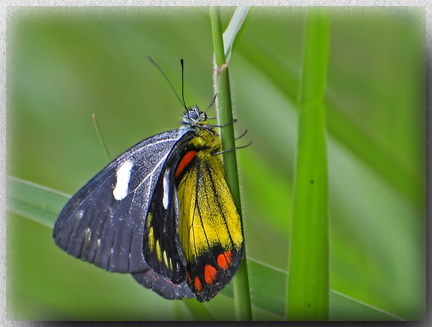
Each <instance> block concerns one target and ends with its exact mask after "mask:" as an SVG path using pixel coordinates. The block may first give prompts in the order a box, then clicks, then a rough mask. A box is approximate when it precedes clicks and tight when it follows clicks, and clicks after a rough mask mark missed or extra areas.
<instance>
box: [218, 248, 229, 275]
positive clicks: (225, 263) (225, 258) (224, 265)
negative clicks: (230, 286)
mask: <svg viewBox="0 0 432 327" xmlns="http://www.w3.org/2000/svg"><path fill="white" fill-rule="evenodd" d="M231 261H232V253H231V251H229V250H228V251H225V252H224V253H221V254H219V255H218V257H217V264H218V266H219V267H220V268H221V269H224V270H228V267H229V265H230V263H231Z"/></svg>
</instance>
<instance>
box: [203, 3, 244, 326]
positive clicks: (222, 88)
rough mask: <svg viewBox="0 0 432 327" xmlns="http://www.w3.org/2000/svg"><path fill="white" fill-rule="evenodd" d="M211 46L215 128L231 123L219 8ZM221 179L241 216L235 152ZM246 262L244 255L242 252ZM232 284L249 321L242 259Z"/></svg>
mask: <svg viewBox="0 0 432 327" xmlns="http://www.w3.org/2000/svg"><path fill="white" fill-rule="evenodd" d="M210 17H211V25H212V34H213V45H214V49H215V64H216V67H215V87H216V92H217V94H218V97H217V102H216V103H217V109H218V122H219V124H221V125H223V124H227V123H230V122H232V121H233V115H232V105H231V91H230V83H229V74H228V65H227V63H226V58H225V53H224V43H223V37H222V27H221V20H220V13H219V8H217V7H212V8H211V9H210ZM221 139H222V149H224V150H226V149H233V148H234V147H235V140H234V126H233V124H229V125H227V126H226V127H224V128H221ZM223 161H224V167H225V176H226V180H227V184H228V187H229V189H230V191H231V194H232V196H233V199H234V203H235V205H236V207H237V210H238V212H239V214H240V216H241V212H242V210H241V202H240V188H239V183H238V172H237V159H236V152H235V151H229V152H226V153H224V154H223ZM245 258H246V251H245ZM233 283H234V300H235V305H236V316H237V320H252V310H251V302H250V293H249V281H248V273H247V264H246V259H245V260H243V263H242V264H241V265H240V267H239V269H238V271H237V274H236V276H235V277H234V280H233Z"/></svg>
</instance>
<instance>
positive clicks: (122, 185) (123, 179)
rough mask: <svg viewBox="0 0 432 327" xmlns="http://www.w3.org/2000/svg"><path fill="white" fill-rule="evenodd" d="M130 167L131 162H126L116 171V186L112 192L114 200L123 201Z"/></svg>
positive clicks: (126, 191) (131, 165) (126, 192)
mask: <svg viewBox="0 0 432 327" xmlns="http://www.w3.org/2000/svg"><path fill="white" fill-rule="evenodd" d="M132 167H133V163H132V161H129V160H128V161H125V162H124V163H123V164H122V165H121V166H120V167H119V169H118V170H117V174H116V178H117V184H116V186H115V188H114V190H113V195H114V199H116V200H123V199H124V198H125V197H126V196H127V194H128V186H129V181H130V176H131V169H132Z"/></svg>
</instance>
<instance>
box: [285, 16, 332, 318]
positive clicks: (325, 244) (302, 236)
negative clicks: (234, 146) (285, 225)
mask: <svg viewBox="0 0 432 327" xmlns="http://www.w3.org/2000/svg"><path fill="white" fill-rule="evenodd" d="M329 30H330V28H329V18H328V16H327V12H326V11H325V10H324V9H315V10H312V11H311V12H310V13H309V15H308V18H307V26H306V41H305V50H304V57H303V58H304V62H303V76H302V80H301V87H300V101H299V106H300V112H299V131H298V133H299V134H298V148H297V166H296V172H295V184H294V191H295V193H294V203H293V226H292V235H291V247H290V263H289V277H288V301H287V318H288V319H289V320H328V318H329V286H330V285H329V235H328V231H329V228H328V174H327V155H326V126H325V124H326V119H325V107H324V95H325V90H326V78H327V63H328V56H329V37H330V31H329Z"/></svg>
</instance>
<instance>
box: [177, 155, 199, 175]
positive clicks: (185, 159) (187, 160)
mask: <svg viewBox="0 0 432 327" xmlns="http://www.w3.org/2000/svg"><path fill="white" fill-rule="evenodd" d="M196 153H197V152H196V151H195V150H191V151H189V152H187V153H186V154H185V155H184V156H183V158H181V160H180V162H179V164H178V166H177V170H176V172H175V177H176V178H177V177H178V176H179V175H180V174H181V173H182V171H183V170H184V169H185V168H186V167H187V165H189V163H190V162H191V160H192V159H193V158H194V157H195V155H196Z"/></svg>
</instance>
